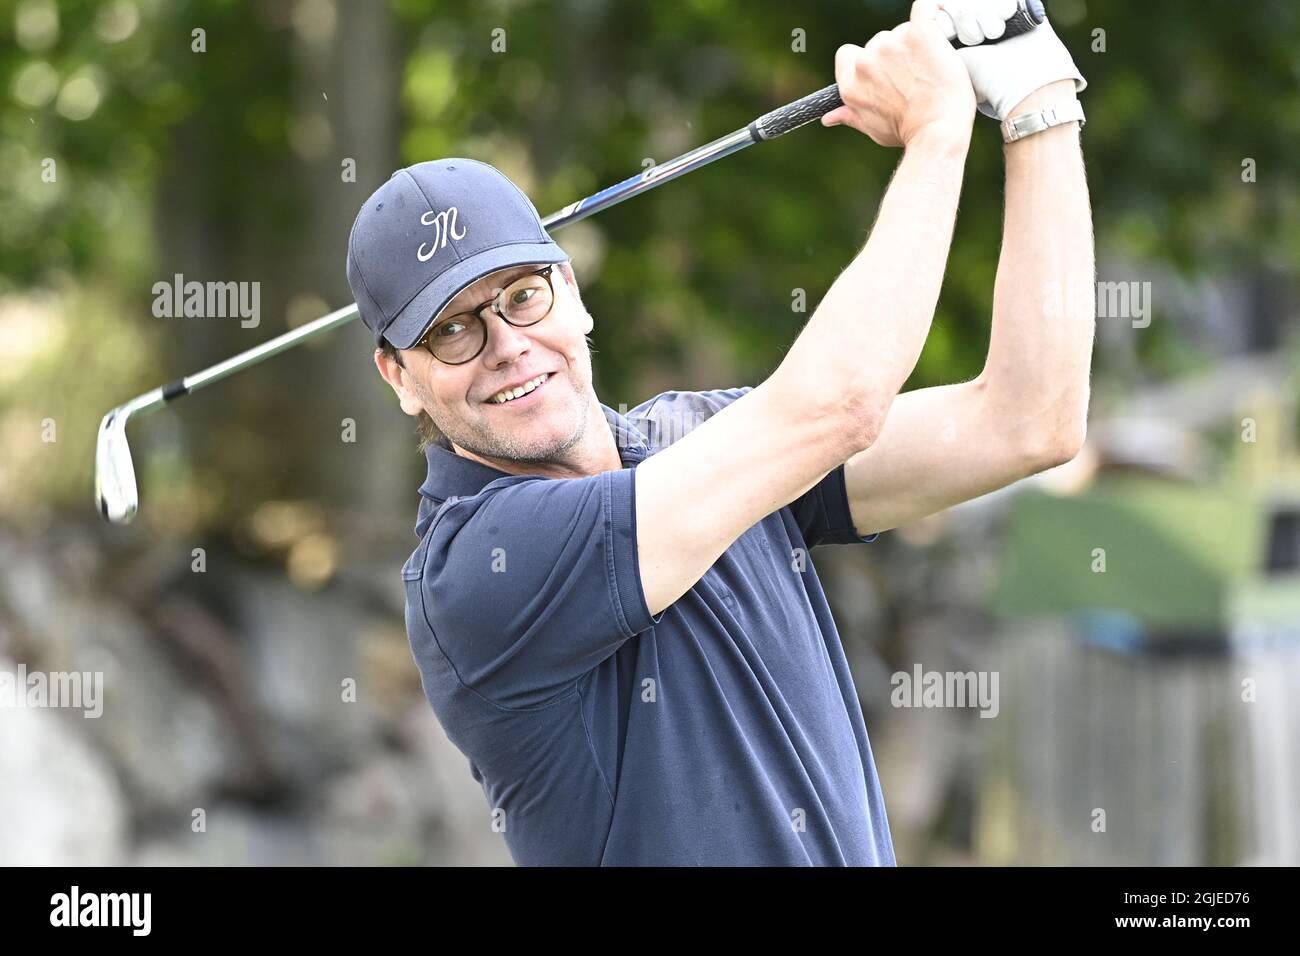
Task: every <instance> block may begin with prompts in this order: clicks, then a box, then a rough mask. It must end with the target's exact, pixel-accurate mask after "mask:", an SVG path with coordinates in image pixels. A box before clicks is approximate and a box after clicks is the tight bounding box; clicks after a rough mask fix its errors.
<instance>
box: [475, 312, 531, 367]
mask: <svg viewBox="0 0 1300 956" xmlns="http://www.w3.org/2000/svg"><path fill="white" fill-rule="evenodd" d="M483 311H484V319H485V321H486V322H487V336H488V342H487V349H486V353H487V354H486V356H485V357H486V358H487V361H488V364H490V365H492V366H498V365H508V364H509V363H510V362H513V361H514V360H515V359H517V358H518V357H519V356H520V355H522V354H523V353H524V352H527V351H528V348H529V346H531V345H532V344H533V340H532V339H530V338H529V337H528V330H527V329H518V328H515V327H514V326H513V325H511V324H510V323H509V322H507V321H506V320H505V319H503V318H501V316H499V315H497V314H496V313H495V312H493V311H492V310H490V309H484V310H483Z"/></svg>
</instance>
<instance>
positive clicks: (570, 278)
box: [560, 262, 596, 335]
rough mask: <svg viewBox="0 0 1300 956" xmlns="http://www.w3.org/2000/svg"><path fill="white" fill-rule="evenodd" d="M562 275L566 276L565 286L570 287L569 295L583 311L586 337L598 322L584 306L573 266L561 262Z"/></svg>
mask: <svg viewBox="0 0 1300 956" xmlns="http://www.w3.org/2000/svg"><path fill="white" fill-rule="evenodd" d="M560 275H562V276H564V281H565V284H566V285H568V288H569V294H570V295H572V296H573V298H574V299H575V300H576V301H577V303H578V307H579V308H581V309H582V312H583V315H584V316H585V319H584V320H583V326H584V327H583V330H582V332H583V334H584V335H586V334H587V333H589V332H591V330H592V328H594V327H595V325H596V320H595V318H593V317H592V314H591V313H590V312H588V311H587V307H586V306H585V305H583V302H582V294H581V293H580V292H579V291H578V280H577V277H576V276H574V274H573V266H572V265H571V264H570V263H568V262H561V263H560Z"/></svg>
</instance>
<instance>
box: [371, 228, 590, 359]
mask: <svg viewBox="0 0 1300 956" xmlns="http://www.w3.org/2000/svg"><path fill="white" fill-rule="evenodd" d="M568 261H569V254H568V253H567V252H565V251H564V250H563V249H561V248H560V247H559V246H558V245H556V244H555V243H554V242H516V243H511V244H510V245H508V246H498V247H496V248H495V249H485V250H484V251H483V252H480V253H478V254H477V255H474V256H471V257H470V258H468V259H465V260H464V261H463V262H458V263H456V264H455V265H454V266H452V267H451V268H450V269H447V270H446V271H445V272H443V273H442V274H441V275H439V276H437V277H436V278H434V279H433V280H431V281H430V282H429V284H428V285H426V286H425V287H424V288H423V289H421V290H420V291H419V292H418V293H416V296H415V298H414V299H412V300H411V301H410V302H408V303H407V304H406V307H405V308H403V309H402V311H401V312H399V313H398V314H397V318H395V319H393V321H392V322H391V323H389V325H388V328H386V329H384V338H386V339H388V341H389V342H391V343H392V344H393V346H394V347H396V348H399V349H409V348H411V346H413V345H415V343H416V342H418V341H420V339H421V338H422V337H423V336H424V333H425V332H427V331H428V330H429V327H430V326H431V325H433V320H434V319H435V318H436V317H437V315H438V313H439V312H441V311H442V310H443V309H444V308H445V307H446V305H447V303H448V302H450V301H451V300H452V299H454V298H456V296H457V295H458V294H459V293H460V292H461V290H463V289H465V288H467V287H468V286H470V285H473V284H474V283H475V282H477V281H478V280H479V279H481V278H483V277H484V276H488V275H491V274H492V273H494V272H498V271H500V270H501V269H509V268H511V267H513V266H526V265H531V264H532V263H534V262H536V263H540V264H547V263H559V262H568Z"/></svg>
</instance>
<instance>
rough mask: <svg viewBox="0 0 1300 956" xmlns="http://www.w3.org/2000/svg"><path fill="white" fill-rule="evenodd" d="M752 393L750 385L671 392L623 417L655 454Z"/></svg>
mask: <svg viewBox="0 0 1300 956" xmlns="http://www.w3.org/2000/svg"><path fill="white" fill-rule="evenodd" d="M752 389H753V386H752V385H743V386H738V387H734V388H714V389H708V390H705V391H681V390H677V389H673V390H671V391H667V392H660V393H659V394H658V395H656V396H654V398H651V399H647V400H646V401H644V402H642V403H641V404H640V405H638V406H636V408H633V409H631V410H630V411H628V412H626V413H624V414H625V416H626V418H627V420H628V421H629V422H631V423H632V424H633V425H634V426H636V427H637V428H638V429H639V430H640V431H641V432H642V433H643V434H645V435H646V437H647V439H648V441H649V443H650V447H651V448H652V449H655V450H657V449H660V448H664V447H666V446H668V445H671V444H672V443H673V442H675V441H677V440H678V439H679V438H681V437H682V436H684V435H686V434H689V433H690V432H691V431H692V430H694V429H696V428H698V427H699V426H700V425H702V424H703V423H704V422H706V421H708V419H709V418H710V417H712V416H713V415H716V414H717V413H718V412H720V411H722V409H724V408H726V407H727V406H728V405H730V404H731V403H732V402H734V401H736V400H737V399H739V398H742V397H743V396H744V395H745V394H746V393H747V392H749V391H751V390H752Z"/></svg>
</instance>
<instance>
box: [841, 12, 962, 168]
mask: <svg viewBox="0 0 1300 956" xmlns="http://www.w3.org/2000/svg"><path fill="white" fill-rule="evenodd" d="M938 15H939V7H938V5H937V3H935V2H934V0H916V2H915V3H913V4H912V16H911V19H910V20H909V21H908V22H907V23H904V24H902V25H901V26H897V27H895V28H894V29H892V30H888V31H884V32H881V33H877V34H876V35H875V36H874V37H872V38H871V39H870V40H869V41H868V42H867V45H866V46H854V45H852V44H845V45H844V46H842V47H840V48H839V49H838V50H836V51H835V79H836V82H838V84H839V87H840V96H841V97H842V98H843V100H844V105H843V106H841V107H840V108H839V109H835V110H832V111H831V112H829V113H827V114H826V115H825V116H823V117H822V125H823V126H839V125H841V124H843V125H846V126H852V127H853V128H854V129H856V130H858V131H859V132H862V133H865V134H866V135H867V136H870V137H871V138H872V139H873V140H875V141H876V142H877V143H879V144H880V145H881V146H907V145H908V144H909V143H911V142H912V141H913V140H914V139H915V138H917V137H918V136H921V135H922V134H924V133H926V132H928V131H932V130H934V131H939V132H942V133H945V134H952V135H956V136H960V137H964V138H969V136H970V126H971V117H972V116H974V113H975V96H974V94H973V92H972V90H971V81H970V78H969V77H968V76H967V74H966V71H965V70H963V68H962V62H961V59H960V58H959V57H958V55H957V53H956V51H954V50H953V48H952V46H951V45H950V44H949V43H948V40H947V38H946V37H945V36H944V35H943V31H941V30H940V29H939V26H938V23H937V21H936V18H937V16H938Z"/></svg>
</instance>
